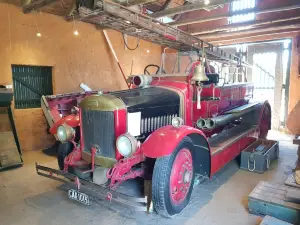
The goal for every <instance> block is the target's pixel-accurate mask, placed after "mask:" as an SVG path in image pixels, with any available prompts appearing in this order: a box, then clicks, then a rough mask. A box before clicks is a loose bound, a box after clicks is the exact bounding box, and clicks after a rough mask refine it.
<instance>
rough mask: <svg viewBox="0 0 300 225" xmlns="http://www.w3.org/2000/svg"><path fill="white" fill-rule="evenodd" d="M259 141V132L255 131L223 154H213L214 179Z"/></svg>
mask: <svg viewBox="0 0 300 225" xmlns="http://www.w3.org/2000/svg"><path fill="white" fill-rule="evenodd" d="M256 140H257V132H256V131H253V132H251V133H249V134H248V135H246V136H244V137H243V138H241V139H240V140H238V141H236V142H235V143H233V144H232V145H230V146H228V147H227V148H225V149H223V150H222V151H221V152H219V153H216V154H213V155H212V157H211V172H210V176H211V177H212V176H213V175H214V174H215V173H216V172H218V171H219V170H220V169H222V168H223V167H224V166H225V165H226V164H227V163H229V162H230V161H231V160H233V159H234V158H235V157H237V156H238V155H239V154H240V153H241V151H242V150H243V149H245V148H246V147H247V146H249V145H250V144H252V143H254V142H255V141H256Z"/></svg>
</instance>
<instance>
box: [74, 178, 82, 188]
mask: <svg viewBox="0 0 300 225" xmlns="http://www.w3.org/2000/svg"><path fill="white" fill-rule="evenodd" d="M74 183H75V186H76V188H77V190H78V191H79V190H80V186H81V183H80V180H79V178H78V177H75V180H74Z"/></svg>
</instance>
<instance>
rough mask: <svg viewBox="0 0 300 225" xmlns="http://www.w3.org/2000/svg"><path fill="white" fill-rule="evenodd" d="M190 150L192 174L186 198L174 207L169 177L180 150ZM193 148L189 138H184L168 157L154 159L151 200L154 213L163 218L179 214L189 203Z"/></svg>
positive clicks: (192, 184)
mask: <svg viewBox="0 0 300 225" xmlns="http://www.w3.org/2000/svg"><path fill="white" fill-rule="evenodd" d="M182 148H186V149H188V150H190V152H191V154H192V157H193V174H192V181H191V185H190V189H189V191H188V193H187V196H186V198H185V199H184V200H183V202H182V203H181V204H179V205H174V204H173V203H172V201H171V197H170V176H171V170H172V166H173V162H174V160H175V157H176V155H177V154H178V152H179V151H180V150H181V149H182ZM193 151H194V146H193V143H192V141H191V139H190V138H188V137H186V138H184V139H183V140H182V141H181V142H180V143H179V145H178V146H177V147H176V149H175V150H174V151H173V153H172V154H171V155H169V156H165V157H161V158H158V159H156V162H155V165H154V171H153V176H152V200H153V205H154V209H155V211H156V212H157V213H158V214H159V215H161V216H164V217H172V216H174V215H176V214H178V213H180V212H181V211H182V210H183V209H184V208H185V207H186V206H187V205H188V203H189V201H190V198H191V194H192V191H193V186H194V180H195V160H194V153H193Z"/></svg>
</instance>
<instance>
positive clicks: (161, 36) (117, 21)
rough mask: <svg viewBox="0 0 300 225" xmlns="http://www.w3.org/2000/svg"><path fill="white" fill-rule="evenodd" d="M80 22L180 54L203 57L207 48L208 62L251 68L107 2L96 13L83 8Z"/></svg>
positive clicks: (183, 33)
mask: <svg viewBox="0 0 300 225" xmlns="http://www.w3.org/2000/svg"><path fill="white" fill-rule="evenodd" d="M79 19H80V20H81V21H83V22H87V23H91V24H95V25H101V26H104V27H109V28H111V29H114V30H117V31H119V32H121V33H124V34H128V35H130V36H134V37H138V38H140V39H143V40H146V41H150V42H152V43H156V44H160V45H163V46H167V47H169V48H173V49H176V50H178V51H183V52H184V51H197V52H199V54H200V55H201V53H202V49H203V47H204V48H205V52H206V57H207V59H208V60H214V61H219V62H223V63H227V64H234V65H237V66H240V65H241V66H248V67H250V65H249V64H248V63H247V62H243V61H242V60H241V58H239V57H237V56H236V55H232V54H226V52H224V51H223V50H222V49H220V48H219V47H216V46H214V45H212V44H210V43H207V42H205V41H203V40H201V39H199V38H197V37H195V36H192V35H190V34H188V33H186V32H184V31H181V30H179V29H177V28H174V27H171V26H168V25H167V24H164V23H162V22H160V21H158V20H156V19H153V18H150V17H148V16H146V15H143V14H141V13H138V12H135V11H134V10H131V9H129V8H126V7H124V6H122V5H119V4H116V3H114V2H110V1H107V0H99V1H97V2H96V3H95V7H94V9H89V8H85V7H80V8H79Z"/></svg>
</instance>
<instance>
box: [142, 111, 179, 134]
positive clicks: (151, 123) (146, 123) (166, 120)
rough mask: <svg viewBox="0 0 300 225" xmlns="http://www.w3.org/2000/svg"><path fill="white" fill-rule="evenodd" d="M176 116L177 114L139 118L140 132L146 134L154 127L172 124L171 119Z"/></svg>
mask: <svg viewBox="0 0 300 225" xmlns="http://www.w3.org/2000/svg"><path fill="white" fill-rule="evenodd" d="M174 117H177V114H173V115H165V116H157V117H151V118H150V117H149V118H144V119H142V120H141V134H146V133H149V132H152V131H155V130H156V129H158V128H160V127H163V126H166V125H170V124H172V119H173V118H174Z"/></svg>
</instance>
